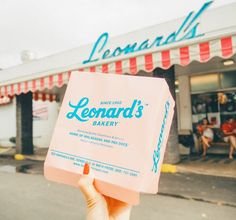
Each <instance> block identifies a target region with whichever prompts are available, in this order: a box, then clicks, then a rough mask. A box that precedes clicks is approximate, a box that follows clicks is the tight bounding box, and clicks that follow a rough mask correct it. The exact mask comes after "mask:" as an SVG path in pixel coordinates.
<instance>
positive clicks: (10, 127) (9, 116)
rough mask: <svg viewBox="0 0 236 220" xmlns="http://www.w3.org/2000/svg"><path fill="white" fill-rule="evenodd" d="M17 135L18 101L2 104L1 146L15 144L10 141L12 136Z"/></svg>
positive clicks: (0, 122) (0, 120) (0, 121)
mask: <svg viewBox="0 0 236 220" xmlns="http://www.w3.org/2000/svg"><path fill="white" fill-rule="evenodd" d="M15 136H16V101H15V99H13V100H12V102H11V103H10V104H7V105H0V146H4V147H8V146H14V144H12V143H11V142H10V141H9V138H10V137H15Z"/></svg>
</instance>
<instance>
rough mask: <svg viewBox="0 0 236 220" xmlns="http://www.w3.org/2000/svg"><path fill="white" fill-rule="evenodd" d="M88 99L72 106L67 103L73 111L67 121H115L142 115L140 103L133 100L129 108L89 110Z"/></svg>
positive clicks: (93, 108)
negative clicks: (92, 119) (95, 119)
mask: <svg viewBox="0 0 236 220" xmlns="http://www.w3.org/2000/svg"><path fill="white" fill-rule="evenodd" d="M88 104H89V98H87V97H83V98H82V99H80V100H79V102H78V103H77V104H75V105H74V104H72V103H71V102H69V106H70V108H72V109H73V111H72V112H69V113H68V114H67V115H66V117H67V118H68V119H73V118H76V119H77V120H78V121H80V122H86V121H88V120H89V119H91V118H100V119H101V118H103V119H104V118H107V119H117V118H119V117H123V118H133V117H135V118H141V117H142V115H143V108H144V106H143V105H142V102H141V101H140V100H137V99H135V100H134V101H133V103H132V105H131V106H130V107H124V106H122V107H119V108H117V107H100V108H95V107H92V108H89V107H88Z"/></svg>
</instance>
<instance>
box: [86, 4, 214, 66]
mask: <svg viewBox="0 0 236 220" xmlns="http://www.w3.org/2000/svg"><path fill="white" fill-rule="evenodd" d="M212 3H213V1H209V2H206V3H205V4H204V5H203V6H202V7H201V9H200V10H199V11H198V12H197V13H196V14H195V13H194V12H193V11H192V12H190V13H189V14H188V16H187V17H186V18H185V20H184V21H183V23H182V24H181V25H180V27H179V28H178V29H177V31H174V32H172V33H171V34H170V35H168V36H157V37H156V38H155V39H145V40H144V41H142V42H139V43H138V42H133V43H130V44H127V45H125V46H124V47H120V46H119V47H116V48H115V49H114V50H111V49H109V48H106V46H107V44H108V41H109V34H108V33H103V34H102V35H101V36H100V37H99V38H98V39H97V41H96V42H95V44H94V46H93V48H92V51H91V53H90V55H89V58H88V59H87V60H84V61H83V64H87V63H93V62H97V61H100V60H106V59H110V58H114V57H118V56H121V55H126V54H132V53H135V52H138V51H143V50H148V49H151V48H154V47H160V46H163V45H168V44H172V43H175V42H180V41H184V40H189V39H193V38H197V37H201V36H204V34H198V33H197V31H198V27H199V24H200V23H199V22H197V19H198V18H199V17H200V16H201V15H202V14H203V13H204V11H206V10H207V8H208V7H209V6H210V5H211V4H212Z"/></svg>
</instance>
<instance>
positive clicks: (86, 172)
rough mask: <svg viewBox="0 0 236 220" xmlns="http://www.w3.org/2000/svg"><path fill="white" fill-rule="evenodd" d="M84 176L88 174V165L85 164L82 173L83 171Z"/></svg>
mask: <svg viewBox="0 0 236 220" xmlns="http://www.w3.org/2000/svg"><path fill="white" fill-rule="evenodd" d="M83 174H84V175H88V174H89V164H88V163H85V164H84V171H83Z"/></svg>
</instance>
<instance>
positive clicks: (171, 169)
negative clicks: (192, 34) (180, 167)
mask: <svg viewBox="0 0 236 220" xmlns="http://www.w3.org/2000/svg"><path fill="white" fill-rule="evenodd" d="M161 172H162V173H176V172H177V169H176V166H175V165H172V164H162V166H161Z"/></svg>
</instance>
